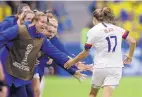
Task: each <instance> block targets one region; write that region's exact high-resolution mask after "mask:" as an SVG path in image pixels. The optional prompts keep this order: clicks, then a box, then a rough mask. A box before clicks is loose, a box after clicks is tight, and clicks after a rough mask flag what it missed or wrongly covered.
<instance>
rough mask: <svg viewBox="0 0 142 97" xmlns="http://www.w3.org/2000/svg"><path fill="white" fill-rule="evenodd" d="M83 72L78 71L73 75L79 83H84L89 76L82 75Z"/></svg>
mask: <svg viewBox="0 0 142 97" xmlns="http://www.w3.org/2000/svg"><path fill="white" fill-rule="evenodd" d="M82 71H83V70H77V71H76V72H75V74H74V75H73V76H74V77H75V78H76V79H78V81H79V82H82V81H84V80H85V79H86V77H87V75H85V74H82V73H81V72H82Z"/></svg>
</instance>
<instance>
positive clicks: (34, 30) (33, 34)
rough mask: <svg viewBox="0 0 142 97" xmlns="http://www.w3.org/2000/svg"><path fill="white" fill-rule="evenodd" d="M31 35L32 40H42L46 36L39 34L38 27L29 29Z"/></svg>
mask: <svg viewBox="0 0 142 97" xmlns="http://www.w3.org/2000/svg"><path fill="white" fill-rule="evenodd" d="M28 31H29V34H30V35H31V37H32V38H42V37H44V35H43V34H42V33H37V30H36V27H35V26H31V27H28Z"/></svg>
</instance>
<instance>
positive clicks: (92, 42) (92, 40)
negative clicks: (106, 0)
mask: <svg viewBox="0 0 142 97" xmlns="http://www.w3.org/2000/svg"><path fill="white" fill-rule="evenodd" d="M93 23H94V25H95V26H94V27H93V28H91V29H90V30H89V31H88V33H87V42H86V44H85V50H83V51H82V52H81V53H80V54H79V55H78V56H76V57H75V58H74V59H72V60H71V61H70V62H68V63H67V64H66V65H65V68H70V66H72V65H73V64H74V63H76V62H78V61H80V60H82V59H83V58H85V57H87V56H88V53H89V49H90V48H91V47H92V46H94V47H95V57H94V69H93V76H92V85H91V91H90V94H89V97H96V96H97V93H98V90H99V88H101V87H102V88H103V97H111V96H112V92H113V90H114V89H115V87H116V86H118V84H119V81H120V79H121V76H122V67H123V64H130V63H131V61H132V57H133V53H134V49H135V46H136V41H135V40H134V39H133V38H131V37H130V36H129V35H128V34H129V32H128V31H126V30H124V29H123V28H121V27H118V26H116V25H114V16H113V12H112V10H111V9H110V8H107V7H105V8H103V9H96V10H95V11H94V13H93ZM122 39H126V40H127V41H128V42H129V43H130V50H129V53H128V55H126V59H124V61H123V60H122V51H121V43H122Z"/></svg>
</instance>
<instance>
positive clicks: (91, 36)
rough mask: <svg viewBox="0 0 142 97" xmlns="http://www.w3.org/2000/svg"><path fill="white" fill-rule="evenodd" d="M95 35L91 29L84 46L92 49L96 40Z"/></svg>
mask: <svg viewBox="0 0 142 97" xmlns="http://www.w3.org/2000/svg"><path fill="white" fill-rule="evenodd" d="M94 36H95V35H94V33H93V32H92V31H91V30H89V31H88V33H87V41H86V43H85V46H84V48H85V49H86V50H88V49H91V47H92V45H94V42H95V38H94Z"/></svg>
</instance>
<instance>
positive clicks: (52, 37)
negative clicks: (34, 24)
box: [33, 18, 89, 94]
mask: <svg viewBox="0 0 142 97" xmlns="http://www.w3.org/2000/svg"><path fill="white" fill-rule="evenodd" d="M57 25H58V23H57V20H56V19H55V18H50V19H49V23H48V25H47V28H46V29H45V30H44V31H43V32H42V33H43V34H44V35H45V36H46V37H47V39H49V41H50V42H51V43H52V45H54V46H55V47H56V48H57V49H58V50H60V51H61V52H63V53H65V54H67V55H68V56H70V57H73V55H71V54H70V53H68V52H67V51H66V49H65V47H64V45H63V44H62V43H61V42H60V41H59V39H58V38H57V37H56V34H57ZM48 57H49V56H48V55H47V54H44V55H42V56H41V57H40V58H39V61H40V64H39V65H38V70H39V76H40V80H41V79H42V77H43V74H44V68H45V67H46V66H47V63H49V62H48V61H49V60H51V59H50V58H48ZM53 60H54V59H53ZM56 64H57V65H58V64H60V63H58V62H55V61H53V62H51V65H56ZM81 64H82V63H80V64H78V65H81ZM82 65H83V66H84V64H82ZM59 66H60V65H59ZM83 66H80V67H82V69H89V66H84V67H83ZM75 68H76V67H75ZM78 69H80V68H78ZM75 77H76V76H75ZM33 83H34V85H33V86H34V87H33V88H34V90H35V91H36V92H35V93H36V94H37V93H39V92H40V91H39V84H40V82H39V78H34V82H33Z"/></svg>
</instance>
